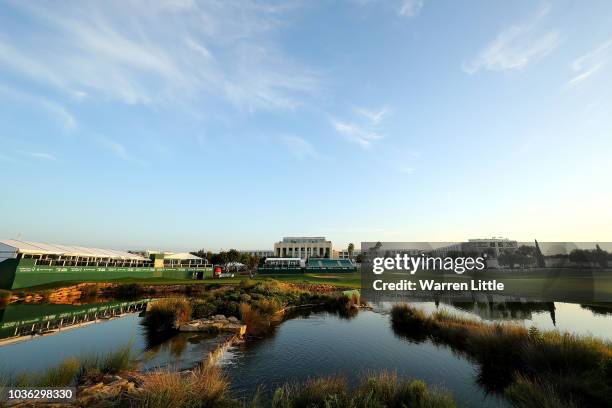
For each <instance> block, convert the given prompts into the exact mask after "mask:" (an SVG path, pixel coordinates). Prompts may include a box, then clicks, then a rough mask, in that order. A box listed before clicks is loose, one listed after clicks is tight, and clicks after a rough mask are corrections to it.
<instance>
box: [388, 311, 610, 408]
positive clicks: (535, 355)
mask: <svg viewBox="0 0 612 408" xmlns="http://www.w3.org/2000/svg"><path fill="white" fill-rule="evenodd" d="M391 320H392V323H393V328H394V330H395V331H396V332H397V333H399V334H401V335H404V336H407V337H410V338H412V339H417V340H424V339H426V338H429V339H431V340H432V341H433V342H434V343H438V344H445V345H448V346H451V347H452V348H453V349H456V350H459V351H461V352H463V353H466V354H467V355H468V356H469V357H470V358H472V359H474V360H475V361H476V362H477V363H478V364H479V365H480V375H479V381H480V382H481V383H482V384H483V385H485V386H486V387H487V388H490V389H491V390H494V391H499V392H505V393H506V395H507V396H508V397H509V398H510V399H511V400H512V402H513V403H514V404H515V405H516V406H519V407H532V406H541V405H537V404H536V403H533V404H532V403H530V402H529V401H539V400H542V399H543V398H544V399H548V400H550V401H552V402H551V404H553V405H547V406H568V407H571V406H574V405H577V406H604V405H605V404H606V403H607V402H606V401H610V400H611V399H612V344H610V343H609V342H604V341H602V340H599V339H596V338H593V337H590V336H577V335H573V334H570V333H559V332H557V331H549V332H541V331H539V330H538V329H536V328H535V327H534V328H531V329H529V330H528V329H526V328H524V327H522V326H516V325H510V324H499V323H496V324H489V323H484V322H480V321H476V320H472V319H469V318H463V317H460V316H456V315H453V314H451V313H448V312H437V313H434V314H432V315H428V314H426V313H425V312H423V311H422V310H421V309H417V308H415V307H413V306H410V305H407V304H401V305H396V306H394V307H393V309H392V312H391ZM537 393H539V394H540V395H542V396H546V397H541V398H540V399H529V398H527V397H526V396H527V395H530V394H537ZM556 403H559V404H560V405H554V404H556Z"/></svg>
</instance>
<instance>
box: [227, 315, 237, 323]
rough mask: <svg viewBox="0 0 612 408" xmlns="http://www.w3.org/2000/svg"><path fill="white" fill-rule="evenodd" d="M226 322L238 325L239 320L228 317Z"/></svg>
mask: <svg viewBox="0 0 612 408" xmlns="http://www.w3.org/2000/svg"><path fill="white" fill-rule="evenodd" d="M227 321H228V322H230V323H240V320H238V318H237V317H234V316H230V317H228V318H227Z"/></svg>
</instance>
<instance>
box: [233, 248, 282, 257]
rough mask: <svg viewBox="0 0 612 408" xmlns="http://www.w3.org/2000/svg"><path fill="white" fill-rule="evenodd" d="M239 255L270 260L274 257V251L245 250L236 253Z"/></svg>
mask: <svg viewBox="0 0 612 408" xmlns="http://www.w3.org/2000/svg"><path fill="white" fill-rule="evenodd" d="M238 252H240V253H241V254H249V255H251V256H258V257H260V258H270V257H272V256H274V251H272V250H269V249H245V250H242V251H238Z"/></svg>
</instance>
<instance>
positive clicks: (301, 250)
mask: <svg viewBox="0 0 612 408" xmlns="http://www.w3.org/2000/svg"><path fill="white" fill-rule="evenodd" d="M274 256H275V257H278V258H300V259H308V258H332V256H333V249H332V243H331V241H327V240H326V239H325V237H285V238H283V240H282V241H279V242H277V243H275V244H274Z"/></svg>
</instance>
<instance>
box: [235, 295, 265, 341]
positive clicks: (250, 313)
mask: <svg viewBox="0 0 612 408" xmlns="http://www.w3.org/2000/svg"><path fill="white" fill-rule="evenodd" d="M240 320H242V322H243V323H244V324H246V326H247V333H248V334H251V335H254V336H261V335H263V334H266V333H267V332H268V331H269V330H270V327H271V325H272V316H271V315H269V314H264V313H262V312H261V310H259V309H257V308H255V307H253V306H251V305H250V304H248V303H244V302H243V303H240Z"/></svg>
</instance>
